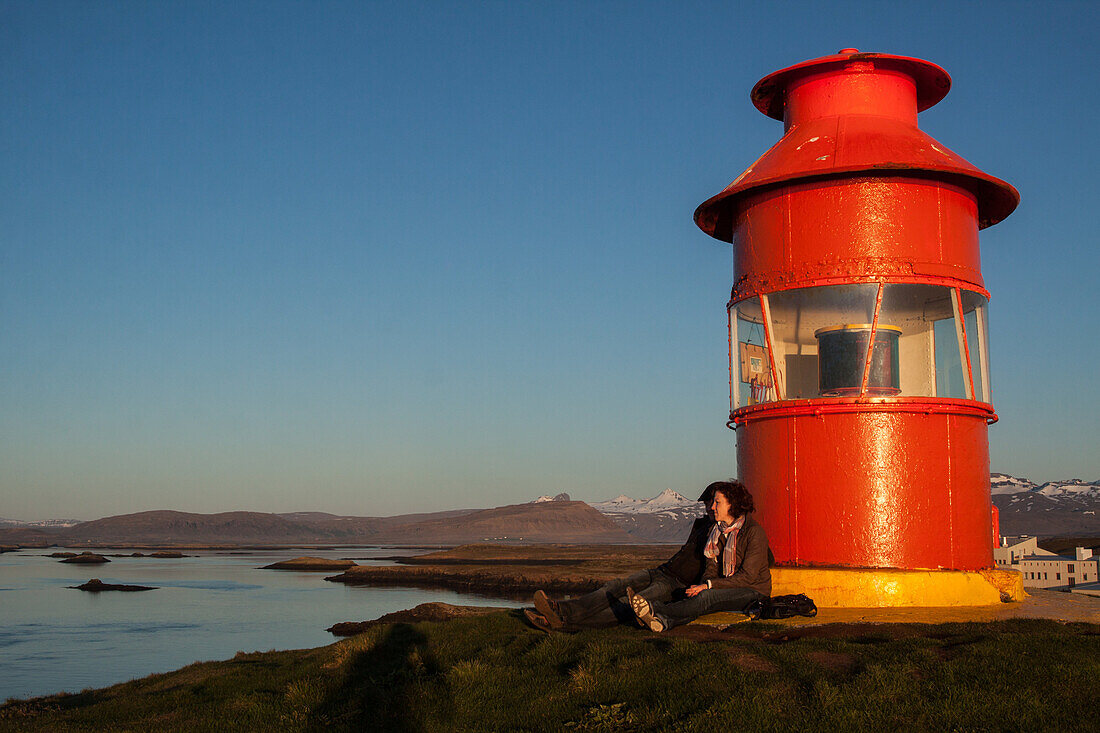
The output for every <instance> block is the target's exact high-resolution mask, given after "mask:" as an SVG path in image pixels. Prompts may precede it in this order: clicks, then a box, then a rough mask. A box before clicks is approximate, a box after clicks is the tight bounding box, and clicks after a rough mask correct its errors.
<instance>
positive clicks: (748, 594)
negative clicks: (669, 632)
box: [649, 588, 767, 628]
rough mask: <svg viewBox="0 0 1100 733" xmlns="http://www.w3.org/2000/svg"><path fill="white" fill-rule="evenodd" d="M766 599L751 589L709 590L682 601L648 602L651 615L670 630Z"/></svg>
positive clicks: (742, 609)
mask: <svg viewBox="0 0 1100 733" xmlns="http://www.w3.org/2000/svg"><path fill="white" fill-rule="evenodd" d="M763 598H767V596H765V595H764V594H763V593H759V592H757V591H755V590H753V589H752V588H711V589H709V590H705V591H703V592H702V593H699V594H698V595H696V596H694V597H693V598H685V599H684V600H682V601H674V602H672V603H667V602H664V601H662V600H657V602H655V603H654V602H652V601H651V602H650V604H649V605H650V608H651V609H652V610H653V613H654V614H655V615H656V616H657V617H658V618H659V619H661V620H662V621H664V622H665V626H666V627H668V628H671V627H673V626H680V625H681V624H686V623H688V622H689V621H694V620H695V619H697V618H699V617H700V616H703V615H705V614H708V613H713V612H715V611H738V612H740V611H744V610H745V609H746V608H748V605H749V604H750V603H752V602H753V601H756V600H760V599H763Z"/></svg>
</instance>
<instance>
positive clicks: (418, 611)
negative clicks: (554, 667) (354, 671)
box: [326, 602, 508, 636]
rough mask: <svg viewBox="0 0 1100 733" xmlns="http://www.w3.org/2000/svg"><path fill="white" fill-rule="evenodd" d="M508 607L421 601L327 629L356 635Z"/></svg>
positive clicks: (334, 632)
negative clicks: (376, 628) (383, 626)
mask: <svg viewBox="0 0 1100 733" xmlns="http://www.w3.org/2000/svg"><path fill="white" fill-rule="evenodd" d="M507 610H508V609H506V608H498V607H494V606H454V605H451V604H450V603H439V602H433V603H421V604H420V605H419V606H416V607H415V608H410V609H407V610H404V611H394V612H393V613H387V614H385V615H383V616H379V617H378V618H376V619H373V620H371V621H342V622H340V623H338V624H333V625H332V626H330V627H328V628H327V629H326V631H328V632H329V633H331V634H333V635H334V636H354V635H355V634H361V633H363V632H364V631H366V630H367V629H369V628H370V627H372V626H376V625H378V624H398V623H401V624H408V623H417V622H419V621H448V620H450V619H452V618H467V617H470V616H484V615H485V614H488V613H502V612H506V611H507Z"/></svg>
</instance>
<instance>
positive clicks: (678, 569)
mask: <svg viewBox="0 0 1100 733" xmlns="http://www.w3.org/2000/svg"><path fill="white" fill-rule="evenodd" d="M699 501H701V502H704V503H705V504H706V506H707V516H705V517H702V518H700V519H697V520H695V524H694V525H692V528H691V533H690V534H689V535H688V539H687V542H685V543H684V546H683V547H681V548H680V550H679V551H678V552H677V553H676V554H675V555H673V556H672V558H670V559H669V561H668V562H666V563H664V564H663V565H661V566H660V567H657V568H652V569H649V570H642V571H640V572H638V573H635V574H634V575H631V576H630V577H627V578H619V579H616V580H613V581H611V582H609V583H607V584H606V585H604V586H603V587H602V588H600V589H599V590H595V591H593V592H591V593H588V594H586V595H583V596H581V597H580V598H575V599H573V600H568V601H564V600H563V601H554V600H551V599H550V598H549V597H548V596H547V595H546V593H544V592H543V591H541V590H540V591H538V592H537V593H535V599H534V600H535V610H530V609H528V610H526V611H525V612H524V613H525V614H526V616H527V619H528V620H529V621H530V622H531V624H532V625H534V626H536V627H537V628H540V629H542V630H544V631H551V630H566V631H569V630H575V629H579V628H593V627H603V626H613V625H615V624H617V623H620V622H633V621H634V620H635V618H637V620H638V621H641V622H642V624H643V625H644V626H646V627H648V628H650V629H651V630H653V631H664V630H665V629H667V628H670V627H672V626H677V625H679V624H682V623H687V622H688V621H691V620H692V619H694V618H696V617H698V616H700V615H702V614H704V613H709V612H711V611H742V610H744V609H745V607H747V606H748V605H749V604H750V603H752V602H753V601H755V600H757V599H762V598H766V597H767V596H768V595H769V594H770V593H771V572H770V571H769V570H768V539H767V536H766V535H765V534H764V528H763V527H761V526H760V525H759V524H757V523H756V522H755V521H754V520H753V519H752V518H751V517H749V516H748V515H749V513H751V512H752V511H753V502H752V495H751V494H749V492H748V490H747V489H746V488H745V486H744V485H743V484H742V483H741V482H739V481H716V482H714V483H712V484H711V485H710V486H708V487H707V488H706V490H705V491H704V492H703V495H702V496H700V497H699Z"/></svg>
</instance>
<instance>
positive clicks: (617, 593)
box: [558, 569, 684, 628]
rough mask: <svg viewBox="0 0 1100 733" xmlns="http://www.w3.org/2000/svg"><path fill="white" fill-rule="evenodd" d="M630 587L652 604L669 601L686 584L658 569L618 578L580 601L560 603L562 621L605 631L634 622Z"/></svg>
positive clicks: (573, 600)
mask: <svg viewBox="0 0 1100 733" xmlns="http://www.w3.org/2000/svg"><path fill="white" fill-rule="evenodd" d="M627 586H629V587H631V588H633V589H634V592H635V593H637V594H638V595H640V596H642V597H644V598H645V599H646V600H648V601H668V600H671V599H672V594H673V592H675V591H677V590H680V589H682V588H684V584H683V583H681V582H680V581H678V580H676V579H675V578H673V577H672V576H671V575H667V574H666V573H664V572H662V571H660V570H657V569H650V570H641V571H639V572H637V573H634V574H633V575H630V576H627V577H625V578H616V579H615V580H612V581H611V582H609V583H607V584H606V585H604V586H603V587H602V588H599V589H597V590H594V591H592V592H591V593H586V594H585V595H583V596H580V597H579V598H573V599H572V600H568V601H558V611H559V612H560V613H561V617H562V621H564V622H565V623H566V625H568V626H574V627H584V628H602V627H605V626H615V625H616V624H620V623H634V611H633V610H631V608H630V603H628V602H627V600H626V589H627Z"/></svg>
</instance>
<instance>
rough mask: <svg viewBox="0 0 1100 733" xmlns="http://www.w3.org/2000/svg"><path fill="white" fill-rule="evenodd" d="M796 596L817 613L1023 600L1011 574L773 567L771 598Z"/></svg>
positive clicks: (1021, 587)
mask: <svg viewBox="0 0 1100 733" xmlns="http://www.w3.org/2000/svg"><path fill="white" fill-rule="evenodd" d="M794 593H805V594H806V595H807V596H809V597H810V598H812V599H813V601H814V603H815V604H816V605H817V606H818V608H892V607H913V606H937V607H951V606H991V605H995V604H999V603H1002V602H1005V601H1022V600H1023V599H1024V598H1025V597H1026V594H1025V593H1024V584H1023V576H1021V575H1020V573H1018V572H1016V571H1013V570H982V571H978V572H964V571H961V570H890V569H873V570H872V569H860V568H804V567H803V568H790V567H774V568H772V595H773V596H782V595H787V594H794Z"/></svg>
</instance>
